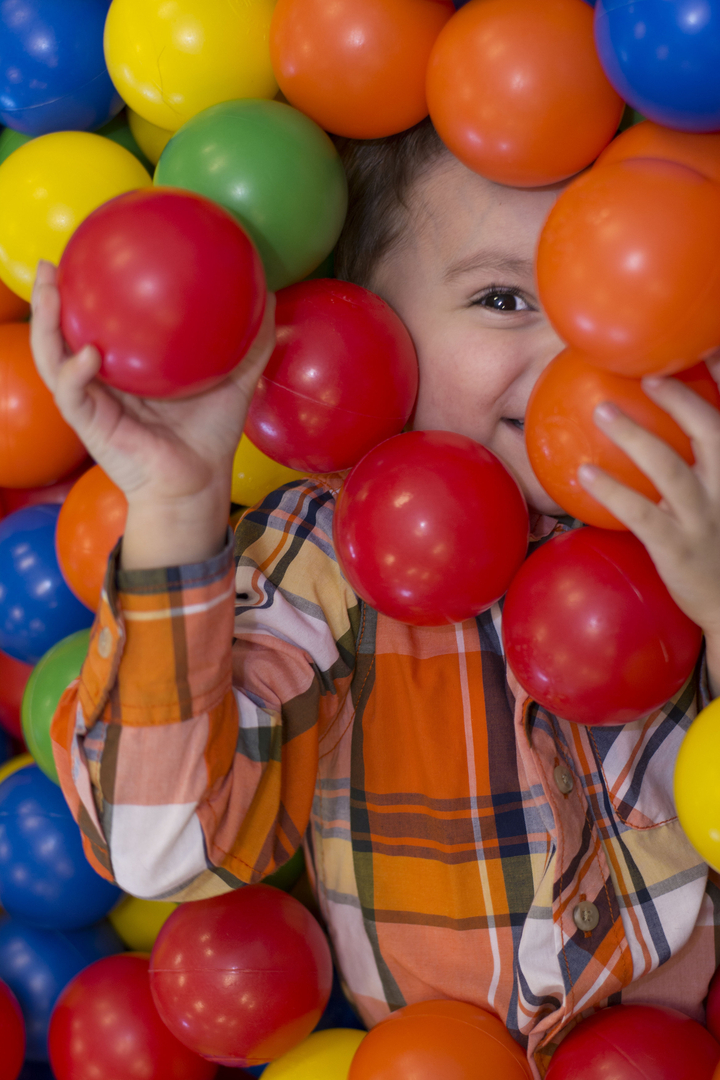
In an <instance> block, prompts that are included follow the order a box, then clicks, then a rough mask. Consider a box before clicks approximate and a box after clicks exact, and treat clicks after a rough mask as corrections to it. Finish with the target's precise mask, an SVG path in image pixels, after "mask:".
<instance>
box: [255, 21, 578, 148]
mask: <svg viewBox="0 0 720 1080" xmlns="http://www.w3.org/2000/svg"><path fill="white" fill-rule="evenodd" d="M577 2H581V0H577ZM453 11H454V6H453V4H452V2H451V0H278V5H277V7H276V8H275V12H274V14H273V20H272V24H271V26H270V56H271V58H272V64H273V68H274V71H275V77H276V79H277V81H278V83H279V84H280V89H281V90H282V92H283V94H284V95H285V97H286V98H287V100H288V101H289V102H290V104H291V105H294V106H295V108H296V109H300V111H301V112H304V113H306V114H307V115H308V116H310V117H311V118H312V119H313V120H315V121H316V122H317V123H318V124H319V125H320V126H321V127H323V128H325V129H326V130H327V131H332V132H333V133H334V134H335V135H347V136H350V137H351V138H354V139H379V138H382V137H383V136H385V135H394V134H395V133H396V132H398V131H404V130H405V129H406V128H409V127H412V126H413V124H417V123H419V121H420V120H422V119H423V117H425V116H427V113H428V107H427V100H426V97H425V72H426V70H427V64H428V58H429V56H430V51H431V49H432V47H433V45H434V43H435V39H436V38H437V36H438V34H439V33H440V30H441V29H442V27H443V26H444V25H445V23H446V22H447V21H448V19H449V18H450V16H451V15H452V14H453Z"/></svg>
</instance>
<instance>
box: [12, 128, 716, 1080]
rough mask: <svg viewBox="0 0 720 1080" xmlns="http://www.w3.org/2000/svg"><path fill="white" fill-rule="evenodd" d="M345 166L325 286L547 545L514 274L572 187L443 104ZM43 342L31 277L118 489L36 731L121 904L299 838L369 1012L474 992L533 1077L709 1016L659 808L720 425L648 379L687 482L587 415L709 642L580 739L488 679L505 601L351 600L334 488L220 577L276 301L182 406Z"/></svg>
mask: <svg viewBox="0 0 720 1080" xmlns="http://www.w3.org/2000/svg"><path fill="white" fill-rule="evenodd" d="M343 154H344V159H345V162H346V166H347V170H348V176H349V183H350V192H351V204H350V205H351V209H350V214H349V217H348V221H347V224H346V228H345V232H344V234H343V237H342V239H341V242H340V246H339V251H338V271H339V276H341V277H345V278H348V279H350V280H353V281H356V282H358V283H360V284H362V285H366V286H368V287H370V288H372V289H374V290H375V291H376V292H378V293H379V294H380V295H381V296H383V297H385V299H386V300H387V301H388V302H389V303H390V304H391V305H392V306H393V307H394V308H395V310H396V311H397V312H398V314H399V315H400V316H401V318H402V319H403V320H404V321H405V323H406V325H407V326H408V328H409V330H410V332H411V334H412V336H413V339H414V341H415V345H416V347H417V351H418V357H419V362H420V373H421V379H420V393H419V399H418V403H417V410H416V413H415V421H414V422H415V426H416V427H417V428H420V429H432V428H440V429H448V430H451V431H457V432H462V433H463V434H466V435H469V436H471V437H472V438H474V439H476V440H478V441H479V442H482V443H484V444H485V445H487V446H489V447H490V448H491V449H492V450H494V451H495V452H496V453H497V454H498V455H499V456H500V457H501V458H502V460H503V461H504V462H505V464H506V465H507V467H508V468H509V469H510V470H511V471H512V472H513V473H514V475H515V476H516V477H517V479H518V481H519V482H520V484H521V486H522V489H523V491H524V493H525V495H526V497H527V499H528V502H529V504H530V507H531V510H532V511H533V518H532V520H533V537H534V539H535V540H539V539H541V538H549V537H551V536H552V535H553V534H554V533H557V532H558V531H561V530H562V529H565V528H567V527H570V523H569V522H568V521H567V520H565V521H563V520H562V510H561V508H560V507H558V506H556V505H555V504H554V503H553V502H552V501H551V500H550V499H549V498H548V496H547V495H546V494H545V492H544V491H543V490H542V489H541V488H540V486H539V484H538V482H537V480H536V479H535V477H534V476H533V474H532V472H531V470H530V467H529V464H528V460H527V456H526V453H525V447H524V439H523V417H524V414H525V408H526V404H527V400H528V397H529V394H530V391H531V390H532V387H533V385H534V383H535V381H536V379H537V377H538V375H539V373H540V372H541V371H542V369H543V368H544V367H545V365H546V364H547V363H548V362H549V361H550V360H551V359H552V357H553V356H555V355H556V353H557V352H558V351H559V350H560V349H561V347H562V342H561V341H559V340H558V338H557V336H556V335H555V333H554V331H553V330H552V328H551V327H550V325H549V324H548V322H547V320H546V318H545V317H544V315H543V312H542V310H541V309H540V307H539V304H538V301H537V296H536V290H535V284H534V280H533V253H534V248H535V244H536V241H537V237H538V234H539V231H540V229H541V227H542V223H543V221H544V219H545V217H546V215H547V213H548V211H549V209H550V207H551V206H552V204H553V201H554V200H555V198H556V197H557V193H558V190H559V189H558V188H553V189H542V190H532V191H529V190H519V189H510V188H503V187H500V186H497V185H494V184H492V183H490V182H489V181H486V180H484V179H483V178H482V177H480V176H477V175H476V174H474V173H472V172H470V171H469V170H467V169H466V168H465V167H464V166H463V165H461V164H460V163H459V162H458V161H457V160H456V159H454V158H453V157H452V156H451V155H450V154H449V153H448V152H447V151H445V150H444V148H443V147H442V144H441V143H440V141H439V140H438V138H437V136H436V134H435V132H434V130H433V128H432V126H431V125H430V123H429V121H425V122H424V123H423V124H421V125H419V126H418V127H417V128H415V129H413V130H411V131H410V132H406V133H403V134H402V135H399V136H396V137H393V138H391V139H387V140H379V141H377V142H370V143H347V144H346V145H345V146H344V147H343ZM58 327H59V297H58V293H57V290H56V288H55V285H54V270H53V269H52V267H50V266H49V265H47V264H45V265H43V266H41V267H40V269H39V271H38V282H37V285H36V288H35V293H34V298H33V346H34V350H35V356H36V360H37V363H38V367H39V368H40V370H41V372H42V374H43V376H44V378H45V379H46V381H47V383H48V385H49V386H50V387H51V388H52V389H53V391H54V393H55V397H56V400H57V403H58V405H59V407H60V409H61V411H62V413H63V415H64V416H65V417H66V419H67V420H68V421H69V422H70V423H71V424H72V425H73V426H74V428H75V429H76V430H77V432H78V433H79V435H80V436H81V437H82V439H83V440H84V441H85V443H86V445H87V446H88V449H89V450H90V452H91V453H92V455H93V456H94V457H95V459H96V460H97V461H98V462H99V463H100V464H101V465H102V467H103V468H104V469H105V470H106V471H107V473H108V474H109V475H110V476H111V477H112V478H113V479H114V480H115V482H116V483H118V484H119V485H120V486H121V487H122V489H123V490H124V491H125V493H126V494H127V498H128V503H129V511H128V519H127V528H126V532H125V536H124V539H123V541H122V544H121V545H120V546H119V548H118V550H117V551H116V552H115V553H114V554H113V556H112V558H111V560H110V565H109V569H108V576H107V579H106V590H105V593H104V595H103V598H102V602H101V607H100V610H99V613H98V617H97V620H96V623H95V627H94V630H93V634H92V640H91V645H90V651H89V654H88V659H87V661H86V663H85V666H84V668H83V671H82V675H81V678H80V681H79V684H77V685H75V686H74V687H73V688H72V689H71V690H70V691H68V692H67V693H66V695H65V697H64V699H63V701H62V703H61V706H60V709H59V711H58V714H57V715H56V718H55V721H54V727H53V737H54V740H55V753H56V760H57V765H58V771H59V774H60V779H61V783H62V786H63V791H64V792H65V795H66V797H67V798H68V801H69V802H70V805H71V807H72V808H73V811H74V812H75V814H76V816H77V818H78V821H79V823H80V825H81V827H82V829H83V832H84V835H85V838H86V847H87V850H88V854H89V857H90V858H91V859H92V860H93V862H94V864H95V865H96V866H97V867H98V869H100V871H101V872H102V873H104V874H106V875H114V877H115V879H116V880H117V881H118V883H119V884H120V885H121V886H122V887H123V888H124V889H126V890H127V891H128V892H130V893H133V894H135V895H138V896H143V897H154V898H160V897H168V898H174V899H179V900H182V899H197V898H200V897H206V896H211V895H213V894H215V893H218V892H222V891H224V890H226V889H230V888H236V887H239V886H241V885H242V884H244V883H251V882H256V881H258V880H260V879H261V878H262V877H263V876H264V875H266V874H268V873H270V872H272V871H273V870H274V869H275V868H276V867H277V866H278V865H280V864H282V863H283V862H284V861H285V860H287V859H288V858H289V857H290V856H291V855H292V853H293V852H294V851H295V850H296V848H297V847H298V846H299V845H300V843H303V844H304V847H305V852H306V856H307V862H308V865H309V868H310V873H311V877H312V881H313V884H314V887H315V889H316V892H317V896H318V901H319V904H320V908H321V910H322V913H323V916H324V918H325V920H326V923H327V926H328V930H329V933H330V937H331V940H332V944H333V948H334V951H335V955H336V958H337V961H338V963H339V966H340V969H341V971H342V975H343V979H344V982H345V984H346V986H347V988H348V991H349V993H350V995H351V997H352V999H353V1000H354V1002H355V1004H356V1006H357V1008H358V1009H359V1011H360V1013H361V1014H362V1016H363V1018H364V1020H365V1021H366V1022H367V1023H368V1025H372V1024H373V1023H375V1022H377V1021H378V1020H380V1019H381V1018H383V1017H384V1016H386V1015H387V1014H388V1012H389V1011H390V1010H392V1009H396V1008H398V1007H399V1006H402V1005H404V1004H406V1003H410V1002H414V1001H418V1000H423V999H429V998H437V997H448V998H455V999H460V1000H463V1001H470V1002H473V1003H475V1004H477V1005H479V1006H481V1007H483V1008H485V1009H489V1010H491V1011H492V1012H494V1013H496V1014H497V1015H498V1016H500V1017H501V1018H502V1020H503V1021H504V1022H505V1023H506V1024H507V1026H508V1028H509V1029H510V1031H511V1032H512V1034H513V1036H514V1037H515V1038H516V1039H517V1040H518V1042H520V1043H521V1044H522V1045H523V1046H525V1047H527V1053H528V1057H529V1060H530V1062H531V1065H532V1068H533V1071H534V1075H536V1076H541V1075H543V1074H544V1072H545V1069H546V1067H547V1063H548V1060H549V1057H550V1054H551V1053H552V1050H553V1047H554V1046H555V1045H556V1043H557V1041H558V1037H559V1035H560V1033H561V1032H563V1033H564V1032H565V1031H566V1030H567V1029H568V1027H569V1026H572V1024H573V1023H574V1022H575V1021H576V1020H577V1018H578V1017H579V1016H580V1015H581V1014H583V1013H584V1012H586V1011H587V1010H591V1009H592V1008H593V1007H597V1006H601V1005H605V1004H608V1003H616V1002H620V1001H624V1002H628V1001H643V1002H648V1003H657V1004H664V1005H669V1006H673V1007H675V1008H678V1009H681V1010H682V1011H683V1012H685V1013H687V1014H688V1015H690V1016H693V1017H695V1018H696V1019H698V1020H702V1019H703V1015H704V1014H703V1004H702V1003H703V999H704V997H705V995H706V993H707V988H708V983H709V980H710V978H711V976H712V974H713V972H714V970H715V967H716V965H717V963H718V960H719V959H720V957H718V955H717V951H718V946H719V945H720V939H719V938H718V930H720V888H719V887H718V886H719V885H720V877H719V876H718V875H717V874H715V873H714V872H713V871H709V870H708V867H707V866H706V865H705V864H704V863H703V862H702V860H701V859H700V858H699V857H698V856H697V854H696V853H695V852H694V850H693V849H692V848H691V846H690V844H689V843H688V841H687V840H686V839H685V837H684V834H683V832H682V829H681V828H680V826H679V824H678V821H677V817H676V815H675V809H674V806H673V799H672V770H673V762H674V760H675V756H676V754H677V751H678V747H679V745H680V742H681V741H682V738H683V734H684V732H685V731H686V730H687V728H688V726H689V724H690V722H691V721H692V719H693V718H694V716H695V715H696V713H697V711H698V709H699V708H700V707H702V705H704V704H705V703H707V701H708V700H709V699H710V697H711V696H712V695H713V694H717V693H718V687H719V686H720V416H719V415H718V414H717V413H716V412H715V411H714V410H713V409H712V408H711V407H710V406H708V405H707V404H706V403H705V402H703V401H701V400H700V399H699V398H698V397H696V396H695V395H694V394H693V393H692V392H691V391H689V390H688V389H687V388H686V387H684V386H683V385H681V384H680V383H678V382H677V381H674V380H660V381H648V382H647V392H648V394H649V395H650V396H651V397H652V398H653V399H654V400H655V401H656V402H657V403H658V404H659V405H660V406H662V407H663V408H664V409H666V410H667V411H668V412H669V413H671V414H672V416H674V417H675V419H676V420H677V422H678V423H679V424H680V425H681V427H683V428H684V429H685V430H686V432H687V433H688V435H689V436H690V437H691V438H692V439H693V444H694V448H695V455H696V459H697V465H696V466H695V468H694V469H689V468H688V467H687V466H686V465H685V464H684V463H683V462H681V461H680V459H679V458H678V457H676V455H675V454H674V452H672V451H671V450H670V449H669V448H668V447H667V446H666V445H664V444H663V443H661V442H659V441H658V440H657V439H655V438H654V437H652V436H651V435H649V434H648V433H647V432H645V431H643V430H642V429H640V428H638V427H637V426H636V425H635V424H634V423H632V422H631V421H630V420H629V419H627V418H625V417H623V416H622V415H620V414H618V413H617V410H615V409H614V408H613V407H612V406H611V405H607V406H602V407H601V408H600V409H599V410H598V414H597V423H598V424H599V426H600V427H601V428H602V429H603V430H604V431H605V432H606V433H607V434H608V435H609V436H610V438H612V439H613V440H614V441H615V442H617V443H618V445H620V446H622V447H623V448H624V449H625V450H626V451H627V452H628V453H629V454H630V456H631V457H632V458H633V459H634V460H635V461H636V462H637V463H638V464H639V465H640V467H641V468H643V469H644V471H645V472H646V473H647V474H648V475H649V476H650V477H651V478H652V480H653V481H654V483H655V484H656V486H657V488H658V489H659V490H660V491H661V492H662V494H663V501H662V503H661V504H660V506H659V507H655V506H653V505H651V504H649V503H647V502H646V501H645V500H644V499H643V498H642V497H640V496H638V495H636V494H635V493H633V492H630V491H629V490H628V489H626V488H624V487H622V486H621V485H619V484H618V483H616V482H615V481H613V480H612V479H610V478H609V477H607V476H605V475H602V474H596V473H594V472H593V470H585V473H584V476H583V482H584V483H585V485H586V486H587V487H588V489H589V490H591V491H592V493H593V494H594V495H596V497H597V498H599V499H600V501H601V502H603V503H604V504H605V505H606V506H608V507H609V509H610V510H612V512H613V513H614V514H616V515H617V517H619V518H620V519H621V520H623V521H624V522H625V523H626V524H627V525H628V526H629V528H631V529H632V530H633V531H634V532H635V533H636V535H637V536H638V537H639V538H640V539H641V540H642V541H643V543H645V544H646V546H647V547H648V549H649V550H650V553H651V555H652V557H653V559H654V560H655V563H656V565H657V567H658V570H659V572H660V574H661V575H662V577H663V579H664V580H665V582H666V583H667V585H668V587H669V588H670V589H671V591H672V593H673V595H674V597H675V599H676V600H677V602H678V604H679V605H680V606H681V607H682V608H683V610H684V611H685V612H686V613H687V614H688V615H689V616H690V617H691V618H692V619H694V620H695V621H696V622H697V623H699V624H700V626H701V627H702V628H703V630H704V631H705V634H706V652H705V659H704V661H703V663H702V665H700V666H699V668H698V672H697V674H696V677H695V678H694V679H692V680H691V681H690V682H689V684H688V685H687V686H686V687H685V688H684V689H683V690H682V691H681V692H680V693H679V694H678V695H677V696H676V698H675V699H674V700H673V701H671V702H668V703H667V705H666V706H664V708H662V709H660V710H658V711H657V712H655V713H653V714H652V715H651V716H649V717H648V718H647V719H644V720H640V721H637V722H636V723H633V724H628V725H626V726H625V727H611V728H605V727H599V728H583V727H579V726H577V725H573V724H571V723H568V722H567V721H565V720H562V719H560V718H558V717H555V716H552V715H550V714H548V713H547V712H546V711H545V710H544V709H542V708H540V707H539V706H538V705H537V704H536V703H534V702H533V701H531V700H529V699H528V698H527V695H526V694H525V693H524V692H523V690H522V689H521V688H520V686H519V685H518V684H517V681H516V680H515V678H514V677H513V674H512V672H511V671H510V670H508V669H507V668H506V665H505V661H504V657H503V652H502V644H501V635H500V625H501V618H502V614H501V605H497V606H496V607H495V608H493V609H492V610H491V611H489V612H486V613H485V614H483V615H480V616H479V617H478V618H477V619H475V620H469V621H467V622H465V623H463V624H462V625H456V626H445V627H438V628H433V629H426V628H422V629H421V628H415V627H409V626H405V625H403V624H400V623H397V622H394V621H393V620H391V619H389V618H386V617H384V616H382V615H380V614H378V613H377V612H376V611H374V610H372V609H371V608H369V607H368V606H367V605H366V604H364V603H363V602H362V601H360V600H358V598H357V597H356V595H355V594H354V593H353V591H352V590H351V589H350V587H349V586H348V584H347V582H345V581H344V579H343V577H342V574H341V572H340V570H339V568H338V565H337V563H336V561H335V557H334V553H333V547H332V513H333V506H334V501H335V496H336V493H337V490H338V488H339V483H340V480H339V478H338V477H330V478H320V479H318V478H315V479H312V480H308V481H303V482H301V483H297V484H293V485H291V486H288V487H286V488H285V489H283V490H281V491H278V492H276V493H274V494H273V495H271V496H270V497H269V498H267V499H266V500H265V502H264V503H263V504H262V505H261V506H260V507H258V508H255V509H252V510H250V511H249V512H248V513H247V514H246V516H245V518H244V519H243V520H242V522H241V523H240V525H239V526H238V530H237V535H236V537H235V540H234V549H235V564H234V563H233V545H232V543H231V542H230V540H229V539H228V536H227V508H228V504H229V488H230V466H231V460H232V456H233V452H234V450H235V447H236V445H237V442H238V439H239V436H240V433H241V430H242V426H243V421H244V417H245V413H246V410H247V405H248V402H249V400H250V397H251V395H252V392H253V388H254V385H255V383H256V380H257V378H258V376H259V374H260V372H261V371H262V368H263V365H264V364H265V363H266V361H267V358H268V356H269V354H270V351H271V348H272V340H273V334H272V305H271V306H270V307H269V309H268V315H267V318H266V320H265V323H264V325H263V328H262V330H261V332H260V334H259V336H258V339H257V341H256V342H255V344H254V345H253V347H252V349H251V350H250V352H249V353H248V355H247V357H246V358H245V360H244V361H243V363H242V364H241V365H240V367H239V368H238V369H237V371H236V372H234V373H233V375H232V376H231V377H230V378H229V379H228V380H227V381H226V382H224V383H223V384H222V385H220V386H218V387H216V388H215V389H213V390H211V391H209V392H208V393H206V394H203V395H201V396H199V397H197V398H193V399H188V400H184V401H139V400H137V399H133V398H131V397H129V396H127V395H122V394H117V393H113V392H111V391H109V390H108V389H106V388H105V387H103V386H102V385H101V384H99V383H98V382H97V381H95V379H94V376H95V374H96V372H97V369H98V364H99V358H98V356H97V354H96V352H95V351H94V350H93V349H91V348H86V349H84V350H83V351H82V352H81V353H80V354H78V356H76V357H72V358H69V357H67V356H66V354H65V353H64V351H63V343H62V339H61V336H60V332H59V328H58ZM574 524H577V523H574ZM458 527H462V523H461V522H459V523H458ZM497 527H498V529H500V530H501V529H502V527H503V523H502V521H498V523H497ZM716 928H717V929H716Z"/></svg>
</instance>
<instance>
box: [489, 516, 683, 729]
mask: <svg viewBox="0 0 720 1080" xmlns="http://www.w3.org/2000/svg"><path fill="white" fill-rule="evenodd" d="M503 640H504V642H505V652H506V656H507V659H508V662H509V664H510V666H511V667H512V670H513V671H514V672H515V675H516V676H517V678H518V680H519V682H520V683H521V685H522V686H523V687H524V688H525V690H526V691H527V692H528V693H529V694H530V695H531V697H533V698H534V699H535V700H536V701H538V702H539V703H540V704H541V705H544V706H545V708H547V709H549V710H550V712H553V713H556V714H557V715H558V716H561V717H563V718H564V719H565V720H572V721H574V722H575V723H578V724H626V723H629V722H630V721H632V720H637V719H639V718H640V717H641V716H645V715H646V714H647V713H649V712H651V711H652V710H653V709H655V708H658V707H659V706H660V705H663V704H664V703H665V702H666V701H667V700H668V699H669V698H671V697H672V696H673V694H675V693H677V691H678V690H679V689H680V688H681V686H682V685H683V683H684V682H685V680H686V679H687V678H688V677H689V675H690V673H691V671H692V669H693V667H694V665H695V662H696V660H697V657H698V653H699V650H700V642H701V633H700V629H699V627H697V626H696V625H695V623H693V622H691V621H690V620H689V619H688V618H687V616H686V615H684V614H683V613H682V612H681V611H680V608H679V607H678V606H677V605H676V604H675V602H674V601H673V600H672V599H671V597H670V594H669V593H668V591H667V589H666V588H665V585H664V584H663V582H662V581H661V579H660V576H659V574H658V572H657V570H656V569H655V567H654V565H653V563H652V560H651V559H650V556H649V555H648V553H647V551H646V550H645V548H644V547H643V546H642V544H641V543H640V541H639V540H637V539H636V538H635V537H634V536H633V535H632V534H631V533H628V532H622V533H621V532H611V531H609V530H606V529H595V528H592V527H588V528H586V529H575V530H573V531H571V532H569V533H565V534H564V535H563V536H559V537H556V538H555V539H553V540H550V541H549V542H547V543H546V544H544V545H543V546H542V547H541V548H540V549H539V550H538V551H536V552H534V553H533V554H532V555H531V556H530V558H529V559H528V560H527V561H526V562H525V564H524V565H523V567H522V569H521V570H520V572H519V574H518V575H517V577H516V578H515V580H514V581H513V583H512V585H511V586H510V589H509V591H508V594H507V597H506V598H505V607H504V608H503Z"/></svg>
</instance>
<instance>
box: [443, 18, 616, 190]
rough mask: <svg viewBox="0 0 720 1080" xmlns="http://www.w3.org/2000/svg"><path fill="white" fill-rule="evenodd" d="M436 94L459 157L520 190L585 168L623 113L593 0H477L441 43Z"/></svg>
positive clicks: (446, 139)
mask: <svg viewBox="0 0 720 1080" xmlns="http://www.w3.org/2000/svg"><path fill="white" fill-rule="evenodd" d="M427 96H428V106H429V108H430V116H431V117H432V120H433V123H434V124H435V127H436V128H437V131H438V133H439V135H440V137H441V139H442V140H443V142H444V143H445V144H446V146H448V147H449V149H450V150H452V152H453V154H455V156H456V157H458V158H460V160H461V161H463V162H464V163H465V164H466V165H467V166H468V167H469V168H470V169H474V170H475V172H479V173H481V174H482V175H483V176H486V177H488V179H490V180H495V181H496V182H497V183H499V184H509V185H511V186H513V187H539V186H540V185H542V184H552V183H555V182H556V181H558V180H564V179H565V178H566V177H568V176H573V175H574V174H575V173H576V172H579V171H580V169H584V168H585V167H586V166H587V165H589V164H590V163H591V162H592V161H594V160H595V158H596V157H597V156H598V154H599V153H600V151H601V150H602V149H603V147H605V146H607V144H608V143H609V142H610V140H611V139H612V137H613V135H614V134H615V132H616V131H617V127H618V124H619V122H620V117H621V116H622V111H623V103H622V101H621V99H620V97H619V96H618V95H617V94H616V92H615V91H614V90H613V88H612V86H611V85H610V83H609V82H608V79H607V77H606V75H605V73H604V71H603V69H602V67H601V66H600V61H599V59H598V56H597V53H596V51H595V42H594V39H593V12H592V8H591V7H590V6H589V5H588V4H586V3H585V2H584V0H542V2H541V3H538V0H472V2H471V3H469V4H467V5H466V6H465V7H463V8H461V9H460V11H458V13H457V15H455V16H454V18H452V19H451V20H450V22H449V23H448V24H447V26H446V27H445V29H444V30H443V31H442V33H441V34H440V36H439V37H438V39H437V41H436V43H435V47H434V49H433V51H432V55H431V57H430V64H429V66H428V74H427Z"/></svg>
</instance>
